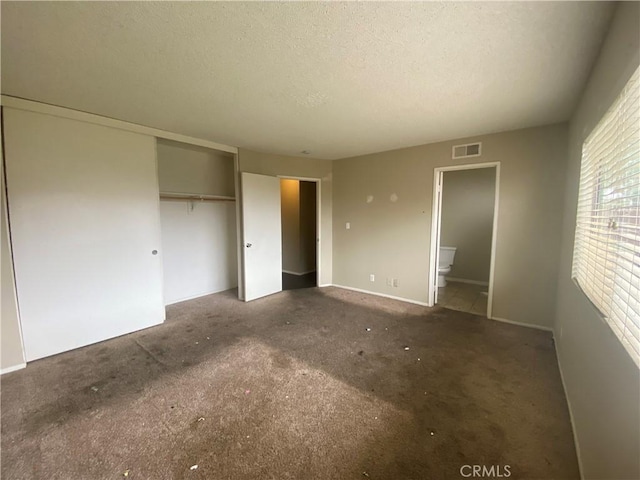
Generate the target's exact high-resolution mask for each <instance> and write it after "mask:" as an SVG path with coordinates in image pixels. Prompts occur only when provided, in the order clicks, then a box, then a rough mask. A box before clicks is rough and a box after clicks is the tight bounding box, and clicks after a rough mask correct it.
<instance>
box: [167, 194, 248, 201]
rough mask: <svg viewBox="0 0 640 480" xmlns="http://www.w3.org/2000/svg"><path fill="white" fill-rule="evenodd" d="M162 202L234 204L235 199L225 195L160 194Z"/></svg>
mask: <svg viewBox="0 0 640 480" xmlns="http://www.w3.org/2000/svg"><path fill="white" fill-rule="evenodd" d="M160 199H162V200H192V201H196V200H197V201H200V202H235V201H236V197H228V196H226V195H205V194H202V195H201V194H199V193H180V192H160Z"/></svg>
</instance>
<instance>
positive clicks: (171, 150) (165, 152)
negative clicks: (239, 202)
mask: <svg viewBox="0 0 640 480" xmlns="http://www.w3.org/2000/svg"><path fill="white" fill-rule="evenodd" d="M157 150H158V183H159V185H160V191H162V192H178V193H200V194H208V195H225V196H229V197H232V196H233V195H234V191H235V182H234V177H233V155H230V154H228V153H223V152H217V151H215V150H211V149H208V148H204V147H197V146H195V145H188V144H185V143H178V142H172V141H170V140H163V139H158V140H157Z"/></svg>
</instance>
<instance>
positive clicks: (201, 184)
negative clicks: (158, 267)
mask: <svg viewBox="0 0 640 480" xmlns="http://www.w3.org/2000/svg"><path fill="white" fill-rule="evenodd" d="M157 156H158V182H159V185H160V191H162V192H183V193H196V194H210V195H224V196H233V195H234V190H235V185H234V178H233V170H234V165H233V162H234V160H233V157H232V156H230V155H227V154H222V153H219V152H216V151H214V150H210V149H206V148H201V147H195V146H192V145H186V144H182V143H177V142H168V141H166V140H158V143H157ZM160 224H161V231H162V266H163V279H164V288H163V295H164V303H165V305H168V304H171V303H175V302H179V301H182V300H187V299H189V298H195V297H199V296H202V295H208V294H211V293H215V292H220V291H223V290H228V289H230V288H235V287H237V285H238V279H237V272H238V270H237V251H236V212H235V203H233V202H218V201H204V202H199V201H195V202H190V201H185V200H175V199H171V200H167V199H163V200H161V202H160Z"/></svg>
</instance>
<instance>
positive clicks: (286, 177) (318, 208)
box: [276, 175, 322, 287]
mask: <svg viewBox="0 0 640 480" xmlns="http://www.w3.org/2000/svg"><path fill="white" fill-rule="evenodd" d="M276 176H277V177H278V178H280V179H282V180H298V181H301V182H313V183H315V184H316V287H319V286H320V279H321V278H322V276H321V274H320V268H321V267H320V266H321V264H322V262H321V261H320V260H321V257H320V255H321V250H322V249H321V248H320V245H321V244H322V243H321V242H322V236H321V235H322V234H321V230H320V218H321V213H322V204H321V202H320V200H321V198H322V196H321V192H320V190H321V185H322V181H321V180H322V179H321V178H313V177H296V176H293V175H276Z"/></svg>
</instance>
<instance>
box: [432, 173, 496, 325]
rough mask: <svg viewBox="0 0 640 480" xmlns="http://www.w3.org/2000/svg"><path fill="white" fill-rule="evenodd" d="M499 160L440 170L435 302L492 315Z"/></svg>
mask: <svg viewBox="0 0 640 480" xmlns="http://www.w3.org/2000/svg"><path fill="white" fill-rule="evenodd" d="M499 181H500V164H499V162H495V163H481V164H471V165H457V166H452V167H441V168H436V169H435V171H434V202H433V215H432V219H433V223H432V234H431V254H430V259H431V262H430V265H431V268H430V272H429V299H430V304H431V305H436V304H437V305H440V306H444V307H446V308H451V309H454V310H460V311H465V312H469V313H474V314H478V315H483V316H484V315H486V316H487V317H488V318H491V316H492V307H493V305H492V303H493V302H492V300H493V278H494V265H495V244H496V242H495V238H496V232H497V218H498V215H497V214H498V202H499Z"/></svg>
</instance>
